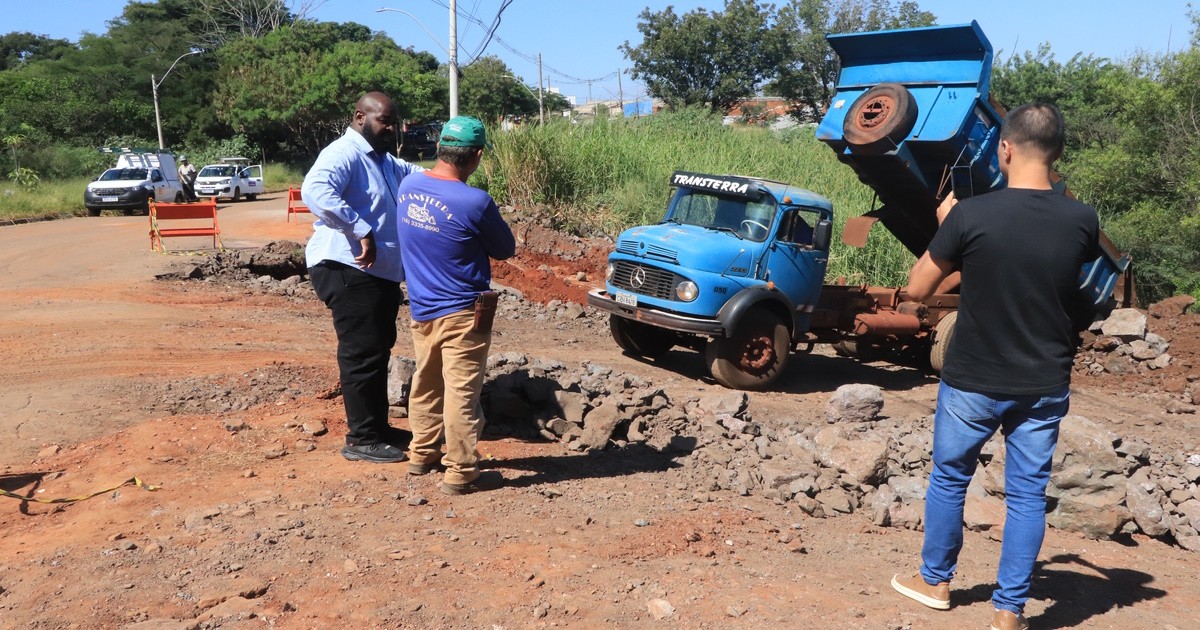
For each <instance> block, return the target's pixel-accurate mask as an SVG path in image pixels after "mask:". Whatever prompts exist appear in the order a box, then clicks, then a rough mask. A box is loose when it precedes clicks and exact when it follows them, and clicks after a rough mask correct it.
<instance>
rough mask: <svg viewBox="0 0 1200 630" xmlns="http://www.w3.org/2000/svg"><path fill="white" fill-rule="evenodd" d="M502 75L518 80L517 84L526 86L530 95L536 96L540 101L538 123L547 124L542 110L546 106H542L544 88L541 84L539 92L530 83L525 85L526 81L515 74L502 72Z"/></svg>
mask: <svg viewBox="0 0 1200 630" xmlns="http://www.w3.org/2000/svg"><path fill="white" fill-rule="evenodd" d="M500 76H502V77H504V78H505V79H512V80H513V81H516V82H517V85H520V86H521V87H523V88H525V91H526V92H529V95H530V96H532V97H534V98H536V99H537V102H538V124H539V125H545V124H546V120H545V119H544V118H542V111H543V110H544V108H543V107H542V90H541V87H540V86H539V88H538V91H537V92H534V91H533V88H531V87H529V86H528V85H525V83H524V82H522V81H521V80H520V79H518V78H517V77H515V76H513V75H511V74H502V75H500Z"/></svg>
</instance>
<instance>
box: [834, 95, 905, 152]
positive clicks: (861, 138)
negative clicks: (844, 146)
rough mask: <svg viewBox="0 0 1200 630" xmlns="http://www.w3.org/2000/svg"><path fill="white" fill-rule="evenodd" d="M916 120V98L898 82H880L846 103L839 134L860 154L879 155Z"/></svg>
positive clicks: (901, 136) (893, 143)
mask: <svg viewBox="0 0 1200 630" xmlns="http://www.w3.org/2000/svg"><path fill="white" fill-rule="evenodd" d="M916 122H917V100H916V99H915V98H913V95H912V92H909V91H908V88H906V87H904V86H903V85H900V84H899V83H880V84H879V85H876V86H875V87H873V88H871V89H869V90H867V91H866V92H863V93H862V96H859V97H858V98H857V99H855V100H854V103H853V104H852V105H850V109H849V110H848V111H847V112H846V119H845V121H844V122H843V123H842V137H844V138H845V139H846V142H847V143H849V144H850V146H851V147H853V150H854V152H855V153H858V154H861V155H882V154H884V153H887V152H888V151H891V150H892V149H894V148H895V147H896V145H898V144H900V142H901V141H902V140H904V138H905V137H907V136H908V132H910V131H912V128H913V125H914V124H916Z"/></svg>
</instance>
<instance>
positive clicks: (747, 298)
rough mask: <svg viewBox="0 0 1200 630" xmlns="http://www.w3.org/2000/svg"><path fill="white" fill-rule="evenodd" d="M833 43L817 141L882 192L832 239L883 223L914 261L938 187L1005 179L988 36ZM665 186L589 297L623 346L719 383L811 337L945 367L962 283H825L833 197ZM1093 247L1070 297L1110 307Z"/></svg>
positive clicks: (682, 176) (881, 37)
mask: <svg viewBox="0 0 1200 630" xmlns="http://www.w3.org/2000/svg"><path fill="white" fill-rule="evenodd" d="M828 39H829V43H830V45H831V46H832V47H833V49H834V50H835V51H836V52H837V53H838V55H839V57H840V59H841V62H842V70H841V73H840V75H839V77H838V83H837V92H836V94H835V95H834V97H833V100H832V102H831V103H830V105H829V107H828V109H827V111H826V113H825V116H824V117H823V119H822V120H821V122H820V124H819V126H818V127H817V138H818V139H820V140H822V141H823V142H825V143H826V144H828V145H829V146H830V148H832V149H833V150H834V151H835V152H836V153H837V155H838V159H839V160H841V161H842V162H843V163H845V164H847V165H848V166H850V167H851V168H852V169H853V170H854V172H855V173H856V174H857V175H858V177H859V179H860V180H862V181H863V182H864V183H865V184H866V185H868V186H870V187H871V188H872V189H873V190H874V191H875V192H876V195H877V197H878V200H879V207H878V208H876V209H873V210H871V211H870V212H867V213H866V214H865V215H862V216H860V217H855V218H853V219H850V220H849V221H847V224H846V226H845V227H844V228H843V231H842V238H843V241H844V242H846V243H847V244H849V245H853V246H860V247H861V246H862V245H863V244H865V242H866V239H867V234H868V232H869V230H870V228H871V226H872V225H874V224H875V223H876V222H878V223H882V224H883V226H884V227H885V228H886V229H887V230H888V231H889V232H891V233H892V234H893V235H894V236H895V237H896V238H897V239H898V240H899V241H900V242H901V243H902V244H903V245H904V246H905V247H906V248H908V249H909V251H911V252H912V253H913V254H914V255H916V256H919V255H920V254H922V253H923V252H924V251H925V248H926V247H927V246H928V244H929V241H930V240H931V239H932V238H933V235H934V233H935V232H936V230H937V218H936V209H937V206H938V204H939V203H940V201H941V199H943V198H944V197H945V196H946V194H948V192H949V191H951V190H953V191H955V192H956V194H957V196H958V197H959V198H963V197H967V196H970V195H973V194H983V193H986V192H988V191H992V190H997V189H999V188H1002V187H1003V186H1004V185H1005V182H1004V177H1003V175H1002V174H1001V173H1000V169H999V165H998V163H997V160H998V158H997V154H996V149H997V146H998V144H999V136H1000V125H1001V123H1002V121H1003V108H1001V107H1000V106H999V105H998V104H997V103H996V102H995V101H994V100H993V99H992V98H991V95H990V85H989V82H990V73H991V65H992V48H991V45H990V44H989V43H988V40H987V38H986V37H985V36H984V34H983V32H982V30H980V28H979V25H978V24H976V23H974V22H972V23H971V24H967V25H959V26H944V27H942V26H938V27H928V28H917V29H900V30H893V31H880V32H874V33H856V34H848V35H830V36H829V38H828ZM670 185H671V186H672V187H673V188H674V193H673V194H672V196H671V199H670V202H669V203H668V205H667V210H666V214H665V216H664V218H663V220H662V222H660V223H658V224H656V225H647V226H639V227H634V228H631V229H629V230H626V231H624V232H622V233H621V234H620V236H619V237H618V238H617V243H616V249H615V251H614V252H613V253H612V254H611V255H610V256H609V261H608V268H607V270H606V274H605V287H604V288H603V289H596V290H593V291H592V292H591V293H589V295H588V303H589V305H591V306H593V307H595V308H597V309H600V310H602V311H606V312H608V313H609V323H610V328H611V332H612V336H613V339H614V340H615V341H616V343H617V344H618V345H619V346H620V347H621V348H622V349H623V350H625V351H626V352H627V353H629V354H632V355H636V356H641V357H646V358H654V357H657V356H660V355H662V354H663V353H665V352H667V351H668V350H670V349H671V348H673V347H675V346H684V347H688V348H692V349H694V350H698V351H700V352H703V353H704V356H705V361H706V364H707V365H708V368H709V372H710V373H711V374H712V376H713V378H714V379H716V380H717V381H718V382H719V383H721V384H722V385H725V386H727V387H731V388H735V389H762V388H765V387H767V386H768V385H770V384H771V382H772V381H774V380H775V378H777V377H778V376H779V374H780V373H781V372H782V371H783V369H784V367H785V366H786V364H787V361H788V358H789V356H790V355H791V353H792V352H793V351H795V350H804V351H809V350H811V349H812V348H813V346H814V344H816V343H829V344H833V345H834V346H835V347H836V348H837V349H838V351H839V352H840V353H842V354H848V355H853V356H859V357H867V356H870V357H893V358H900V357H903V358H904V359H907V360H912V359H914V358H916V359H918V360H921V361H922V362H924V359H925V358H927V359H928V364H929V365H930V366H931V367H932V368H933V369H934V370H935V371H936V370H940V368H941V363H942V359H943V357H944V355H945V351H946V347H947V345H948V344H949V340H950V339H951V338H952V336H953V331H954V323H955V321H956V310H957V307H958V285H957V284H956V282H957V278H953V277H952V278H950V279H948V281H947V282H945V283H943V285H942V286H941V287H939V288H938V291H937V293H936V294H935V295H933V296H932V297H930V298H928V299H926V300H924V301H920V302H918V301H915V300H912V299H910V298H909V297H908V296H907V295H906V294H905V293H904V292H903V290H902V289H901V288H897V287H872V286H850V285H845V284H825V283H824V282H825V268H826V264H827V261H828V257H829V247H830V242H831V238H832V232H833V206H832V204H831V203H830V202H829V200H828V199H825V198H824V197H822V196H821V195H819V194H817V193H814V192H811V191H808V190H804V189H802V188H798V187H796V186H792V185H789V184H786V183H783V182H774V181H770V180H767V179H761V178H754V177H741V176H729V175H709V174H701V173H690V172H683V171H679V172H676V173H674V174H673V175H672V176H671V181H670ZM1058 185H1061V182H1059V184H1058ZM1062 188H1063V192H1064V194H1070V193H1069V191H1067V190H1066V188H1065V186H1062ZM1031 229H1036V226H1031ZM1102 240H1103V244H1104V255H1103V256H1101V257H1100V258H1099V259H1097V260H1096V261H1094V262H1092V263H1089V264H1088V265H1085V266H1084V268H1083V269H1082V270H1081V271H1080V290H1081V291H1082V292H1085V293H1087V294H1088V296H1089V300H1090V301H1091V302H1093V303H1095V304H1098V305H1103V304H1106V303H1107V304H1109V305H1111V302H1112V301H1113V297H1112V296H1113V293H1114V291H1115V290H1116V292H1117V293H1120V294H1122V297H1123V299H1124V301H1125V302H1128V301H1129V300H1130V299H1131V296H1132V275H1131V268H1130V260H1129V257H1128V256H1127V255H1122V254H1120V252H1118V251H1117V249H1116V248H1115V247H1114V246H1113V245H1112V244H1111V243H1110V242H1109V241H1108V239H1107V238H1103V239H1102Z"/></svg>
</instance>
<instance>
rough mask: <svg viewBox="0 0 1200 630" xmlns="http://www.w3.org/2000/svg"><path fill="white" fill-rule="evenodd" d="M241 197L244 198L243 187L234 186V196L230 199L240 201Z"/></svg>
mask: <svg viewBox="0 0 1200 630" xmlns="http://www.w3.org/2000/svg"><path fill="white" fill-rule="evenodd" d="M241 198H242V188H241V187H240V186H239V187H237V188H234V189H233V197H230V201H238V200H239V199H241Z"/></svg>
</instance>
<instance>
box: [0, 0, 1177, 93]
mask: <svg viewBox="0 0 1200 630" xmlns="http://www.w3.org/2000/svg"><path fill="white" fill-rule="evenodd" d="M918 3H919V4H920V6H921V8H922V9H925V10H927V11H930V12H932V13H933V14H934V15H936V16H937V18H938V23H939V24H959V23H964V22H969V21H971V20H973V19H974V20H978V21H979V23H980V25H981V26H982V27H983V31H984V33H986V34H987V35H988V38H989V39H991V41H992V46H993V47H994V48H995V49H997V50H998V51H1003V52H1004V53H1005V54H1010V53H1012V52H1014V51H1016V52H1020V51H1025V50H1033V49H1036V48H1037V46H1038V45H1039V44H1041V43H1043V42H1048V43H1050V45H1051V47H1052V49H1053V51H1054V53H1055V55H1056V57H1057V58H1058V59H1060V60H1064V61H1065V60H1067V59H1069V58H1070V57H1071V56H1072V55H1074V54H1075V53H1077V52H1083V53H1086V54H1093V55H1096V56H1100V57H1109V58H1113V59H1121V58H1124V57H1126V56H1128V55H1129V54H1131V53H1133V52H1135V51H1138V50H1145V51H1149V52H1164V51H1167V50H1168V46H1169V47H1170V49H1172V50H1178V49H1179V48H1181V47H1183V46H1185V45H1186V44H1187V42H1188V38H1189V33H1190V30H1191V22H1190V20H1188V18H1187V4H1188V2H1187V0H1141V1H1135V0H1090V1H1089V0H1057V1H1056V0H991V1H987V2H984V1H977V0H976V1H973V0H918ZM125 4H126V0H35V1H32V2H31V1H27V0H0V33H7V32H11V31H32V32H34V33H38V34H44V35H49V36H51V37H57V38H64V39H69V40H72V41H76V40H78V39H79V35H80V34H81V33H82V32H84V31H88V32H92V33H96V34H103V33H104V32H105V31H106V30H107V28H108V27H107V24H106V23H107V21H108V20H111V19H112V18H114V17H117V16H118V15H120V13H121V9H122V8H123V7H124V6H125ZM289 4H291V5H293V6H294V5H297V4H299V3H298V2H296V1H295V0H293V1H291V2H290V3H289ZM445 4H448V0H327V1H326V2H325V3H324V4H323V5H322V6H321V7H320V8H319V9H318V10H317V11H316V12H315V13H313V15H312V17H314V18H316V19H318V20H322V21H334V22H358V23H360V24H364V25H366V26H368V27H370V28H372V29H374V30H379V31H384V32H386V33H387V34H388V35H389V36H391V37H392V39H394V40H395V41H396V42H397V43H399V44H400V45H402V46H413V47H414V48H416V49H418V50H428V51H430V52H432V53H434V54H435V55H437V56H438V58H440V59H442V60H443V61H445V60H446V57H447V56H446V53H445V51H444V47H447V46H448V39H449V37H448V35H449V28H448V21H447V16H448V11H447V10H446V8H445V7H444V6H443V5H445ZM501 4H502V0H458V9H459V13H460V15H461V16H462V17H460V18H459V21H458V29H459V50H460V53H459V63H464V62H466V61H468V60H470V59H471V56H472V55H473V54H474V53H475V51H476V50H477V49H478V48H479V46H480V45H481V44H482V37H483V35H484V29H483V28H482V27H481V26H480V25H478V24H475V23H473V22H472V20H471V19H470V18H469V17H467V16H476V17H477V18H478V20H479V21H481V22H483V23H484V24H491V22H492V20H493V19H494V18H495V16H496V11H497V9H498V8H499V7H500V5H501ZM668 4H670V5H673V6H674V7H675V10H676V12H677V13H685V12H687V11H690V10H692V9H695V8H697V7H704V8H707V9H710V10H712V9H715V10H720V9H721V8H722V7H723V6H724V2H723V1H722V0H679V1H677V2H649V1H647V0H602V1H596V0H514V1H513V2H512V4H511V5H510V6H509V7H508V9H506V10H505V11H504V14H503V15H502V17H501V22H500V26H499V28H498V29H497V30H496V36H497V38H496V39H493V40H492V42H491V43H490V44H489V45H488V47H487V50H486V52H485V53H484V54H494V55H497V56H499V57H500V58H501V59H503V60H504V61H505V62H506V63H507V64H508V65H509V67H510V68H512V69H513V71H514V72H515V73H516V74H517V75H518V76H520V77H522V78H524V79H525V81H526V83H528V84H529V85H536V84H537V70H538V69H537V63H536V57H537V54H538V53H539V52H540V53H542V60H543V66H544V71H545V72H544V74H545V79H546V81H547V83H548V85H551V86H555V87H558V88H560V89H561V90H562V92H563V93H564V94H567V95H571V96H575V97H576V99H577V100H578V101H579V102H581V103H582V102H583V101H584V100H586V99H587V98H588V96H589V86H588V84H587V83H585V82H582V80H587V79H601V80H598V81H593V83H592V84H591V97H592V98H594V99H604V98H616V95H617V90H618V87H617V80H616V78H615V75H614V73H615V72H616V71H617V70H618V68H620V69H628V67H629V64H628V61H627V60H626V59H625V58H624V56H623V55H622V54H621V52H620V51H619V50H618V49H617V47H618V46H620V45H621V44H622V43H623V42H625V41H626V40H629V41H630V42H631V43H633V44H637V43H638V42H640V41H641V36H640V33H638V31H637V16H638V14H639V13H640V12H641V10H642V9H643V8H644V7H646V6H651V7H652V8H653V9H654V10H659V9H661V8H663V7H665V6H667V5H668ZM776 4H777V5H778V4H782V0H776ZM381 7H388V8H395V9H401V10H404V11H407V12H408V13H411V14H412V16H415V18H416V20H414V19H413V17H409V16H408V15H405V14H402V13H394V12H386V13H378V12H376V9H379V8H381ZM418 20H419V22H420V24H423V25H424V28H426V29H428V31H429V34H427V33H426V32H425V30H423V28H422V26H420V25H419V24H418ZM431 35H432V36H431ZM623 81H624V85H623V87H624V94H625V98H626V99H631V98H633V97H636V96H639V95H644V94H645V88H644V87H643V86H640V85H635V84H632V81H630V80H629V79H628V76H626V77H625V79H624V80H623Z"/></svg>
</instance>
